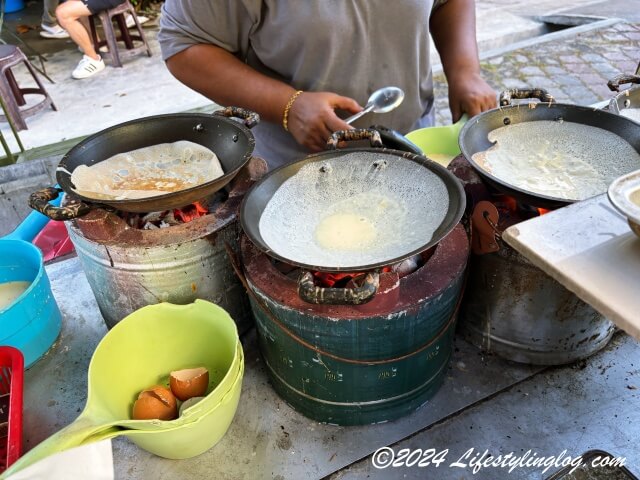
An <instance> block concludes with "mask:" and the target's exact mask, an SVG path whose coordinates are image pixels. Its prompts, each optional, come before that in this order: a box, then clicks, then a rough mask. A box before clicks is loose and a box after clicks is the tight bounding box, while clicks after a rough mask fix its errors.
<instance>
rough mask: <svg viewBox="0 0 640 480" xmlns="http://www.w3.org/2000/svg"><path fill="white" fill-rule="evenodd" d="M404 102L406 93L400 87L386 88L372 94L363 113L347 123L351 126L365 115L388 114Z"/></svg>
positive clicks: (353, 116) (351, 118) (354, 116)
mask: <svg viewBox="0 0 640 480" xmlns="http://www.w3.org/2000/svg"><path fill="white" fill-rule="evenodd" d="M403 100H404V92H403V91H402V89H401V88H398V87H384V88H380V89H379V90H376V91H375V92H373V93H372V94H371V96H370V97H369V100H367V104H366V105H365V107H364V109H363V110H362V111H361V112H358V113H356V114H355V115H352V116H350V117H349V118H347V119H345V122H347V123H349V124H351V123H352V122H355V121H356V120H357V119H359V118H360V117H362V116H363V115H365V114H367V113H369V112H373V113H387V112H390V111H391V110H393V109H395V108H396V107H398V106H399V105H400V104H401V103H402V101H403Z"/></svg>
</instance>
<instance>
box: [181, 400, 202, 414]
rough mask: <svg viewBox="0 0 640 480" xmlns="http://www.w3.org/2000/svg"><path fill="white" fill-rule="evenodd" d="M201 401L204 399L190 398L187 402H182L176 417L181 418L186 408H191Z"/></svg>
mask: <svg viewBox="0 0 640 480" xmlns="http://www.w3.org/2000/svg"><path fill="white" fill-rule="evenodd" d="M201 400H204V397H191V398H190V399H189V400H186V401H184V402H182V405H180V411H179V412H178V415H179V416H180V417H181V416H182V412H184V411H185V410H186V409H187V408H190V407H193V406H194V405H195V404H196V403H198V402H199V401H201Z"/></svg>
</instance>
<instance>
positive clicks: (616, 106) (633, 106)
mask: <svg viewBox="0 0 640 480" xmlns="http://www.w3.org/2000/svg"><path fill="white" fill-rule="evenodd" d="M626 84H631V85H634V84H635V85H640V75H618V76H617V77H615V78H612V79H611V80H609V81H608V82H607V86H608V87H609V89H611V91H612V92H620V86H621V85H626ZM630 110H633V111H634V112H640V87H633V86H632V87H630V88H628V89H626V90H623V91H622V92H620V93H618V94H617V95H616V96H615V97H613V98H612V99H611V101H610V102H609V111H610V112H613V113H616V114H618V115H623V116H626V117H627V118H632V117H631V115H629V111H630ZM625 111H626V112H625ZM625 113H626V114H625ZM638 118H640V115H638V116H634V117H633V118H632V119H633V120H634V121H635V122H637V123H640V120H638Z"/></svg>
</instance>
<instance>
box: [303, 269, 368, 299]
mask: <svg viewBox="0 0 640 480" xmlns="http://www.w3.org/2000/svg"><path fill="white" fill-rule="evenodd" d="M379 286H380V274H379V273H378V272H369V273H367V275H366V276H365V278H364V282H363V283H362V285H361V286H359V287H356V288H323V287H316V285H315V283H314V281H313V274H312V273H311V272H309V271H306V270H305V271H303V272H302V275H301V276H300V279H299V280H298V295H299V296H300V298H301V299H302V300H304V301H305V302H307V303H315V304H318V305H362V304H363V303H367V302H368V301H370V300H371V299H372V298H373V297H374V296H375V294H376V292H377V291H378V287H379Z"/></svg>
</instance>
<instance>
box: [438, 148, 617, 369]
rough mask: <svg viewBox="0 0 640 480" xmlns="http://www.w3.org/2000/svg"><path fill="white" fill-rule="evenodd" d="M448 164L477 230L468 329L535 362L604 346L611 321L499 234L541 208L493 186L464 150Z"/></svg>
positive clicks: (508, 353) (516, 357) (474, 337)
mask: <svg viewBox="0 0 640 480" xmlns="http://www.w3.org/2000/svg"><path fill="white" fill-rule="evenodd" d="M449 169H450V170H451V171H452V172H453V173H454V174H455V175H456V176H457V177H458V178H460V179H461V180H462V182H463V184H464V187H465V192H466V194H467V209H468V210H467V213H468V215H467V219H468V220H469V227H470V228H469V230H470V231H471V232H472V245H473V249H472V251H473V253H472V255H471V259H470V274H469V281H468V284H467V288H466V294H465V298H464V301H463V304H462V309H461V314H460V326H459V329H460V332H461V333H462V334H463V336H464V337H465V338H466V339H467V340H469V341H470V342H471V343H473V344H474V345H476V346H477V347H480V348H482V349H484V350H486V351H490V352H494V353H496V354H498V355H500V356H501V357H504V358H507V359H509V360H513V361H516V362H522V363H530V364H537V365H560V364H564V363H569V362H573V361H575V360H579V359H582V358H586V357H588V356H590V355H592V354H593V353H595V352H597V351H598V350H600V349H601V348H603V347H604V346H606V344H607V343H608V342H609V340H610V339H611V336H612V335H613V333H614V330H615V329H614V326H613V324H612V323H611V322H610V321H609V320H607V319H606V318H604V317H603V316H602V315H601V314H599V313H598V312H597V311H595V310H594V309H593V308H592V307H591V306H589V305H588V304H586V303H585V302H583V301H582V300H580V299H579V298H578V297H577V296H576V295H574V294H573V293H572V292H570V291H569V290H567V289H566V288H565V287H563V286H562V285H560V284H559V283H558V282H557V281H555V280H554V279H552V278H551V277H550V276H548V275H547V274H546V273H544V272H543V271H542V270H540V269H539V268H537V267H535V266H534V265H533V264H531V263H530V262H529V261H528V260H527V259H526V258H525V257H524V256H522V255H520V254H519V253H518V252H516V251H515V250H514V249H512V248H511V247H509V246H508V245H507V244H506V243H505V242H503V240H502V238H501V232H502V231H504V230H505V229H506V228H507V227H509V226H511V225H514V224H516V223H519V222H521V221H524V220H527V219H528V218H531V217H533V216H538V215H540V214H543V213H544V212H540V211H538V209H536V208H535V207H529V206H526V205H518V204H517V203H516V202H515V201H514V200H513V199H510V198H509V197H505V196H504V195H498V194H496V193H495V192H492V191H491V190H490V189H489V187H487V186H486V185H485V184H484V183H483V182H482V180H481V179H480V177H479V176H478V175H477V174H476V173H475V171H474V170H473V168H472V167H471V165H470V164H469V163H468V162H467V161H466V160H465V159H464V157H462V156H459V157H457V158H456V159H455V160H454V161H453V162H452V163H451V165H450V166H449ZM483 202H488V204H487V203H483ZM483 207H484V208H483ZM495 213H497V215H495ZM471 224H473V228H471Z"/></svg>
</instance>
